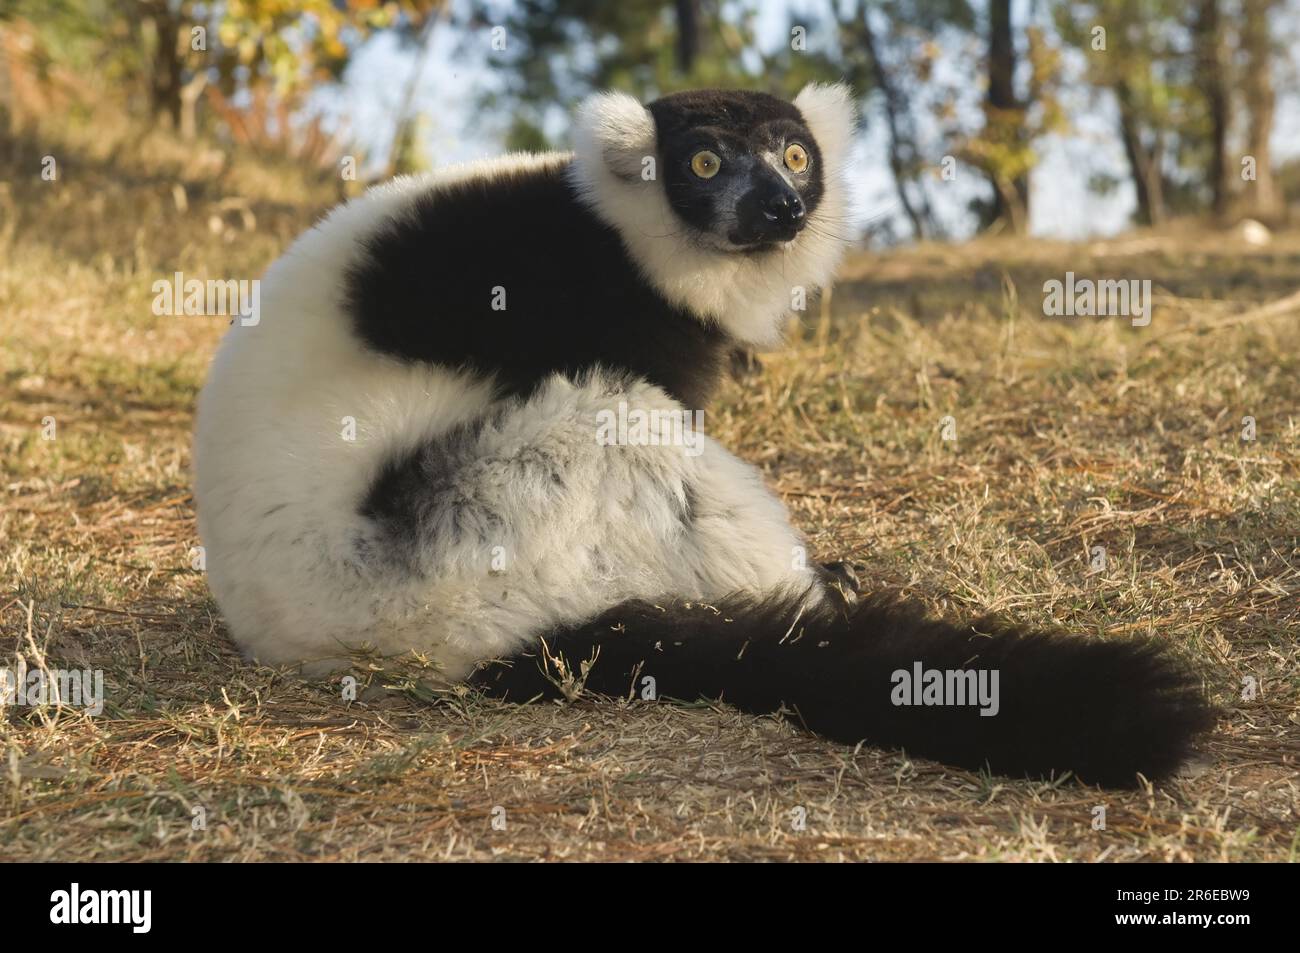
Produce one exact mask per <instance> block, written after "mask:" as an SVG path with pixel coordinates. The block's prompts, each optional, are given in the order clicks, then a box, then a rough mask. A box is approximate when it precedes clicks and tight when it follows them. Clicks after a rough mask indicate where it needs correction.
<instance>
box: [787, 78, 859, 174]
mask: <svg viewBox="0 0 1300 953" xmlns="http://www.w3.org/2000/svg"><path fill="white" fill-rule="evenodd" d="M794 105H795V108H796V109H798V110H799V112H800V113H802V114H803V119H804V122H805V123H807V124H808V128H809V130H811V131H812V134H813V137H814V138H815V139H816V140H817V147H818V148H819V149H820V150H821V152H822V155H823V156H824V157H825V158H826V162H827V164H828V165H829V166H830V167H831V170H832V171H839V170H841V169H843V168H844V160H845V155H846V153H847V152H848V150H849V144H850V143H851V142H852V141H853V132H854V129H855V127H856V126H857V104H856V102H855V101H854V99H853V90H851V89H849V87H848V86H846V85H845V84H844V83H834V84H826V83H809V84H808V85H807V86H805V87H804V88H803V89H801V90H799V95H798V96H796V97H795V98H794Z"/></svg>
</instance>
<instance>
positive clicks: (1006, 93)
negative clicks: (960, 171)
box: [988, 0, 1029, 231]
mask: <svg viewBox="0 0 1300 953" xmlns="http://www.w3.org/2000/svg"><path fill="white" fill-rule="evenodd" d="M988 74H989V76H988V78H989V90H988V105H989V111H990V113H991V115H992V117H993V119H994V121H995V122H997V123H998V124H999V125H1000V126H1002V127H1003V129H1002V130H1001V134H1002V135H1005V136H1006V137H1007V138H1008V140H1009V144H1017V143H1019V142H1020V141H1022V140H1023V138H1024V118H1025V106H1026V104H1025V103H1022V102H1020V101H1019V100H1017V99H1016V88H1015V75H1016V44H1015V39H1014V35H1013V33H1012V27H1011V0H989V63H988ZM989 180H990V181H991V182H992V184H993V216H994V220H995V221H996V220H999V219H1000V220H1002V221H1003V222H1005V223H1006V224H1007V225H1008V226H1009V227H1010V228H1011V229H1012V230H1013V231H1019V230H1020V229H1021V228H1023V227H1024V226H1025V225H1026V224H1027V223H1028V221H1029V177H1028V176H1027V175H1019V176H1016V177H1015V178H1013V179H1007V178H1006V177H1003V176H1000V175H999V173H998V172H997V171H996V170H991V171H990V172H989Z"/></svg>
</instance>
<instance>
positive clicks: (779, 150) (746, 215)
mask: <svg viewBox="0 0 1300 953" xmlns="http://www.w3.org/2000/svg"><path fill="white" fill-rule="evenodd" d="M646 108H647V109H649V111H650V115H651V116H653V117H654V122H655V132H656V139H657V143H656V144H657V146H658V159H659V161H660V162H661V163H662V175H663V189H664V192H665V193H666V194H667V197H668V205H669V207H671V208H672V210H673V211H674V212H675V213H677V215H678V216H680V217H681V220H682V222H683V224H684V225H685V226H686V228H687V229H689V230H690V233H691V234H692V237H693V238H695V239H696V240H697V241H699V242H702V243H705V244H708V245H710V246H712V247H714V248H718V249H720V250H721V251H727V252H736V253H738V254H747V253H752V252H756V251H765V250H768V249H771V248H772V247H773V246H774V245H777V244H780V243H782V242H791V241H794V239H795V238H796V237H797V236H798V234H799V233H800V232H801V231H803V229H804V228H806V227H807V225H808V222H809V214H810V213H813V212H815V211H816V209H817V205H818V204H819V203H820V201H821V197H822V188H823V187H822V161H823V158H822V154H821V149H820V148H819V147H818V145H817V137H816V136H814V135H813V133H812V130H811V129H809V128H808V125H807V123H806V122H805V121H804V118H803V114H802V113H800V112H799V110H798V109H796V108H795V107H794V106H793V105H791V104H790V103H787V102H785V101H783V100H780V99H777V98H776V97H775V96H768V95H767V94H766V93H751V92H741V91H731V90H701V91H698V92H689V93H676V94H674V95H672V96H665V97H664V98H663V99H657V100H655V101H654V102H652V103H651V104H650V105H649V106H648V107H646Z"/></svg>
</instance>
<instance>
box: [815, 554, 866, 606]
mask: <svg viewBox="0 0 1300 953" xmlns="http://www.w3.org/2000/svg"><path fill="white" fill-rule="evenodd" d="M822 571H823V572H824V573H825V575H826V588H828V589H830V590H832V591H833V592H836V593H839V596H840V598H841V599H843V600H844V604H845V605H847V606H852V605H857V602H858V595H859V593H861V591H862V585H861V583H859V582H858V574H857V571H856V570H855V569H854V567H853V565H852V564H851V563H848V562H845V561H843V560H841V561H839V562H833V563H822Z"/></svg>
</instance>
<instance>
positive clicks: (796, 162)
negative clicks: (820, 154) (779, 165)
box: [785, 142, 808, 172]
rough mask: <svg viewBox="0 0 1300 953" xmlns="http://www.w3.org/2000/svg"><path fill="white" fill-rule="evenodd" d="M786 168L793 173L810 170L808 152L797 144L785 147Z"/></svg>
mask: <svg viewBox="0 0 1300 953" xmlns="http://www.w3.org/2000/svg"><path fill="white" fill-rule="evenodd" d="M785 167H786V168H787V169H789V170H790V171H791V172H802V171H804V170H805V169H807V168H808V152H807V150H805V149H804V147H803V146H801V145H799V143H797V142H792V143H790V144H789V145H788V146H786V147H785Z"/></svg>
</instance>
